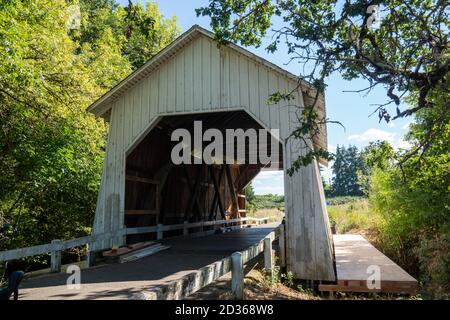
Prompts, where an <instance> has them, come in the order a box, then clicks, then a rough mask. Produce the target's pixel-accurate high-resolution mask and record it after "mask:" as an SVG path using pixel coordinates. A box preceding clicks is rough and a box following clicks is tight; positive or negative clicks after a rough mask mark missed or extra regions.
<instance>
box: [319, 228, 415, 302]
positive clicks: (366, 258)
mask: <svg viewBox="0 0 450 320" xmlns="http://www.w3.org/2000/svg"><path fill="white" fill-rule="evenodd" d="M333 240H334V247H335V256H336V273H337V284H323V285H320V286H319V290H320V291H330V292H333V291H341V292H386V293H409V294H414V293H415V292H416V291H417V280H416V279H414V278H413V277H411V276H410V275H409V274H408V273H407V272H406V271H405V270H403V269H402V268H400V267H399V266H398V265H397V264H395V263H394V262H393V261H392V260H390V259H389V258H388V257H386V256H385V255H384V254H382V253H381V252H380V251H378V250H377V249H376V248H375V247H374V246H372V245H371V244H370V243H369V242H368V241H367V240H366V239H364V238H363V237H362V236H360V235H354V234H343V235H334V236H333ZM378 271H379V275H380V278H379V279H380V281H379V286H377V287H378V288H373V286H376V284H377V282H374V279H375V275H376V273H377V272H378ZM369 286H370V288H369Z"/></svg>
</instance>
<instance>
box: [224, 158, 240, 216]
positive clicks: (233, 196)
mask: <svg viewBox="0 0 450 320" xmlns="http://www.w3.org/2000/svg"><path fill="white" fill-rule="evenodd" d="M225 173H226V175H227V180H228V187H229V189H230V194H231V205H232V209H233V214H234V215H235V217H236V218H238V217H239V205H238V199H237V193H236V189H235V187H234V183H233V176H232V175H231V169H230V165H225Z"/></svg>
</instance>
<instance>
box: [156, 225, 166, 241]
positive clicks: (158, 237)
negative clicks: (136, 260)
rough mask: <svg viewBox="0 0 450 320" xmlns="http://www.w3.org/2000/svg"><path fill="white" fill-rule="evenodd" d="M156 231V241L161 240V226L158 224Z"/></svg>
mask: <svg viewBox="0 0 450 320" xmlns="http://www.w3.org/2000/svg"><path fill="white" fill-rule="evenodd" d="M157 226H158V231H157V232H156V240H162V238H163V234H164V232H163V231H162V227H163V225H162V224H160V223H159V224H158V225H157Z"/></svg>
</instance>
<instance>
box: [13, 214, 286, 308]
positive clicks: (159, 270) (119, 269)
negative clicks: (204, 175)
mask: <svg viewBox="0 0 450 320" xmlns="http://www.w3.org/2000/svg"><path fill="white" fill-rule="evenodd" d="M277 226H278V223H272V224H265V225H259V226H256V227H252V228H243V229H237V230H234V231H232V232H229V233H224V234H214V235H209V236H202V237H193V238H185V237H181V238H172V239H170V238H167V239H164V241H163V242H162V243H163V244H165V245H169V246H170V249H168V250H165V251H161V252H158V253H156V254H154V255H151V256H147V257H144V258H141V259H139V260H136V261H132V262H127V263H123V264H122V263H114V264H108V265H103V266H97V267H94V268H90V269H84V270H81V288H80V289H69V288H68V287H67V286H66V281H67V279H68V277H69V275H68V274H66V273H57V274H49V275H45V276H40V277H37V278H30V279H26V280H24V281H23V282H22V284H21V286H20V290H19V299H32V300H55V299H56V300H60V299H76V300H81V299H89V300H90V299H136V298H137V297H140V295H141V293H142V292H146V291H148V290H150V289H152V288H155V287H158V286H161V285H164V284H168V283H171V282H173V281H175V280H178V279H180V278H182V277H184V276H186V275H188V274H190V273H192V272H194V271H197V270H198V269H201V268H202V267H204V266H206V265H209V264H211V263H213V262H215V261H217V260H220V259H223V258H225V257H227V256H229V255H231V254H232V253H233V252H236V251H242V250H244V249H247V248H248V247H250V246H252V245H254V244H256V243H258V242H260V241H261V240H262V239H264V238H265V237H266V236H267V235H268V234H269V233H270V232H272V231H273V230H274V229H275V228H276V227H277Z"/></svg>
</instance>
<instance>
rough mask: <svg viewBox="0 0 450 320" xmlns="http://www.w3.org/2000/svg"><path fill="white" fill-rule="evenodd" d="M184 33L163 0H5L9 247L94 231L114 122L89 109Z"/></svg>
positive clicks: (3, 144) (0, 35) (0, 193)
mask: <svg viewBox="0 0 450 320" xmlns="http://www.w3.org/2000/svg"><path fill="white" fill-rule="evenodd" d="M73 5H79V8H80V10H79V11H80V17H81V19H80V25H79V26H78V27H76V28H72V27H71V26H70V24H69V23H68V21H70V19H71V18H72V17H71V14H72V11H71V10H70V8H71V6H73ZM178 32H179V28H178V26H177V24H176V19H175V18H172V19H165V18H163V17H162V15H161V13H160V12H159V11H158V8H157V6H156V4H154V3H149V4H148V5H147V6H143V5H141V4H131V3H130V4H129V5H128V6H125V7H124V6H120V5H117V4H115V1H112V0H81V1H79V2H78V1H65V0H34V1H24V0H0V52H1V54H0V172H1V174H0V185H1V188H0V225H2V224H3V223H6V222H8V223H9V224H11V225H12V228H11V229H10V230H9V231H8V239H7V240H4V241H2V242H1V244H0V249H6V248H15V247H24V246H30V245H34V244H41V243H47V242H49V241H50V240H52V239H55V238H60V239H67V238H72V237H77V236H81V235H85V234H87V233H88V232H89V229H90V226H91V225H92V221H93V217H94V211H95V203H96V198H97V191H98V185H99V182H100V176H101V171H102V165H103V157H104V148H105V137H106V129H107V127H106V125H105V123H104V122H103V120H98V119H95V118H94V116H93V115H90V114H88V113H87V112H86V111H85V110H86V108H87V107H88V106H89V105H90V104H91V103H92V102H93V101H95V99H97V98H98V97H99V96H101V95H102V94H103V93H104V92H105V91H107V90H109V89H110V88H111V87H112V86H114V85H116V84H117V83H118V82H119V81H120V80H121V79H123V78H124V77H126V76H127V75H128V74H129V73H130V72H131V71H132V70H133V69H135V68H137V67H139V66H140V65H141V64H142V63H143V62H144V61H145V60H147V59H149V58H150V57H151V56H152V55H154V54H155V53H156V52H158V51H159V50H160V49H161V48H163V47H164V46H166V45H167V44H168V43H169V42H171V41H172V40H173V38H174V37H175V36H176V35H177V34H178Z"/></svg>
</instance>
